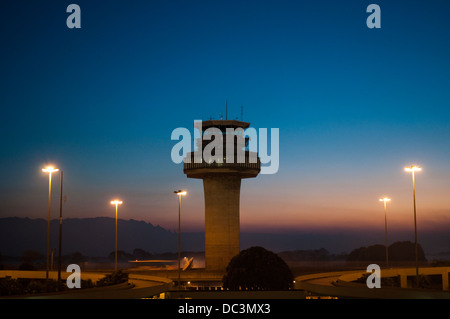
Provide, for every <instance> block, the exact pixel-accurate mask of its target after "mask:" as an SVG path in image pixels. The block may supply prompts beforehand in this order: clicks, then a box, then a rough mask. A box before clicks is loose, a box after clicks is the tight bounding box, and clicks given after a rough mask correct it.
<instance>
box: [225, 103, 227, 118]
mask: <svg viewBox="0 0 450 319" xmlns="http://www.w3.org/2000/svg"><path fill="white" fill-rule="evenodd" d="M225 120H228V100H226V101H225Z"/></svg>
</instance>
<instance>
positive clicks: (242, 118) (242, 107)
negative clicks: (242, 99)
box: [241, 104, 244, 121]
mask: <svg viewBox="0 0 450 319" xmlns="http://www.w3.org/2000/svg"><path fill="white" fill-rule="evenodd" d="M241 121H244V106H243V105H242V104H241Z"/></svg>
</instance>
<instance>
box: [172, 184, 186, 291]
mask: <svg viewBox="0 0 450 319" xmlns="http://www.w3.org/2000/svg"><path fill="white" fill-rule="evenodd" d="M174 193H175V194H176V195H178V289H180V276H181V275H180V269H181V268H180V259H181V257H180V254H181V252H180V247H181V241H180V234H181V196H184V195H186V194H187V193H186V191H182V190H178V191H174Z"/></svg>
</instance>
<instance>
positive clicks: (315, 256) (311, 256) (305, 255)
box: [278, 248, 347, 261]
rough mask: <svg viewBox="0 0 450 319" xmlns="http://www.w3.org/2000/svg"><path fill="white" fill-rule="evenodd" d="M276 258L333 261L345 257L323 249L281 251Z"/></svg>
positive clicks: (345, 256)
mask: <svg viewBox="0 0 450 319" xmlns="http://www.w3.org/2000/svg"><path fill="white" fill-rule="evenodd" d="M278 256H280V257H281V258H283V259H284V260H287V261H333V260H345V259H346V258H347V255H346V254H344V253H342V254H339V255H335V254H331V253H330V252H329V251H328V250H326V249H325V248H320V249H315V250H292V251H282V252H279V253H278Z"/></svg>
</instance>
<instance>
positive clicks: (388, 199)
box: [380, 197, 391, 268]
mask: <svg viewBox="0 0 450 319" xmlns="http://www.w3.org/2000/svg"><path fill="white" fill-rule="evenodd" d="M390 201H391V199H390V198H387V197H384V198H380V202H384V241H385V245H386V268H387V267H388V266H389V248H388V237H387V215H386V203H387V202H390Z"/></svg>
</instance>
